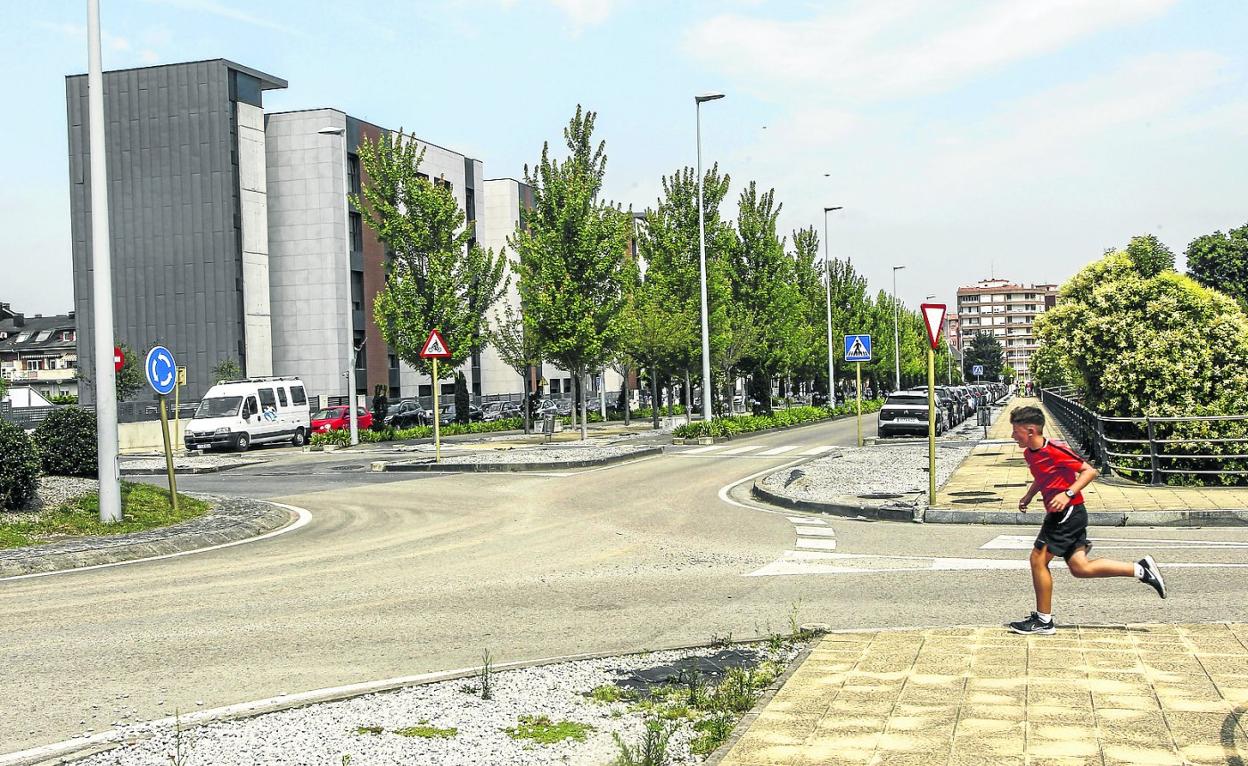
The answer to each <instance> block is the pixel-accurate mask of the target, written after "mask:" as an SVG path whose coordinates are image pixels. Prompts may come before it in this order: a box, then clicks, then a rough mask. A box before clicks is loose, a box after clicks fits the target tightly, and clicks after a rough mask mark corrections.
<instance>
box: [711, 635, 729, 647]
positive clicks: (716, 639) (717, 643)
mask: <svg viewBox="0 0 1248 766" xmlns="http://www.w3.org/2000/svg"><path fill="white" fill-rule="evenodd" d="M730 646H732V632H731V631H730V632H729V633H728V634H727V635H724V636H720V635H716V634H714V633H712V634H711V647H712V648H715V649H727V648H728V647H730Z"/></svg>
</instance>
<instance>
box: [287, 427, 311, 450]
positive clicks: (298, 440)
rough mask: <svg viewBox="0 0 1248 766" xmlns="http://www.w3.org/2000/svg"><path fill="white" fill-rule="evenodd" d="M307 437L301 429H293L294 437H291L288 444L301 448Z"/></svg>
mask: <svg viewBox="0 0 1248 766" xmlns="http://www.w3.org/2000/svg"><path fill="white" fill-rule="evenodd" d="M307 440H308V436H307V434H305V433H304V432H303V429H302V428H296V429H295V435H294V436H293V437H291V440H290V443H291V444H293V445H295V446H296V447H302V446H303V445H304V443H305V442H307Z"/></svg>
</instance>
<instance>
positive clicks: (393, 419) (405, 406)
mask: <svg viewBox="0 0 1248 766" xmlns="http://www.w3.org/2000/svg"><path fill="white" fill-rule="evenodd" d="M384 422H385V424H386V425H388V426H391V427H393V428H411V427H413V426H423V425H428V421H427V419H426V418H425V408H424V407H421V406H420V402H418V401H416V400H415V399H404V400H403V401H401V402H399V403H398V404H392V405H390V408H389V409H387V410H386V418H385V421H384Z"/></svg>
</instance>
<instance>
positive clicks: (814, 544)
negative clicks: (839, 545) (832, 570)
mask: <svg viewBox="0 0 1248 766" xmlns="http://www.w3.org/2000/svg"><path fill="white" fill-rule="evenodd" d="M797 547H798V548H808V549H809V548H813V549H815V550H820V551H831V550H836V541H835V540H816V539H812V538H809V537H799V538H797Z"/></svg>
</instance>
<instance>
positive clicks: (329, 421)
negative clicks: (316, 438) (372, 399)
mask: <svg viewBox="0 0 1248 766" xmlns="http://www.w3.org/2000/svg"><path fill="white" fill-rule="evenodd" d="M355 415H356V428H358V429H360V430H361V431H363V430H365V429H368V428H372V427H373V413H371V412H369V411H368V410H366V409H364V408H363V407H357V408H356V412H355ZM349 428H351V417H350V415H349V414H348V411H347V406H346V405H345V404H344V405H339V406H337V407H326V408H325V409H323V410H318V411H317V412H316V414H314V415H313V416H312V433H314V434H324V433H329V432H330V431H337V430H339V429H349Z"/></svg>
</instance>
